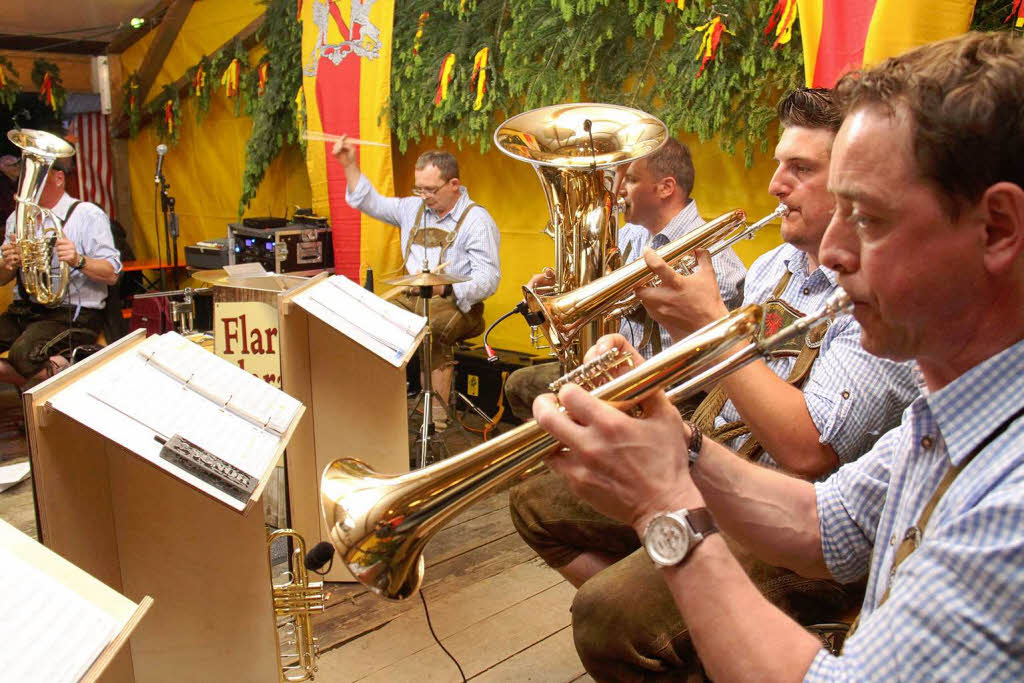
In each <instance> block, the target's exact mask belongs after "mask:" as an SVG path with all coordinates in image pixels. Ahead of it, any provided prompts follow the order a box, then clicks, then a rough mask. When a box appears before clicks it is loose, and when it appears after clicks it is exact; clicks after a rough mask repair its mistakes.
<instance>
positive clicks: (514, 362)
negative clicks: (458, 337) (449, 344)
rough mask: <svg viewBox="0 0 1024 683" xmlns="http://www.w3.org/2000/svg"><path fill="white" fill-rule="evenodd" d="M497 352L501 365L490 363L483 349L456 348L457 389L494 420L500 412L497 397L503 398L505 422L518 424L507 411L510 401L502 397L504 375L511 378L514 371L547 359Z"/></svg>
mask: <svg viewBox="0 0 1024 683" xmlns="http://www.w3.org/2000/svg"><path fill="white" fill-rule="evenodd" d="M494 351H495V353H497V355H498V361H497V362H496V363H489V362H487V352H486V351H484V348H483V347H482V346H477V347H472V348H469V349H460V348H456V349H455V361H456V363H457V365H456V368H455V388H456V389H457V390H458V391H461V392H462V393H463V394H465V395H466V396H468V397H469V400H470V401H472V402H473V403H474V404H475V405H476V406H477V407H478V408H480V410H482V411H484V412H485V413H487V414H488V415H490V416H491V417H494V415H495V413H497V412H498V397H499V396H501V400H502V403H504V404H505V412H504V413H502V416H501V419H502V421H503V422H512V423H518V422H519V420H518V419H517V418H516V417H515V416H514V415H513V414H512V411H511V410H510V409H509V407H508V399H506V398H505V396H504V394H503V393H501V380H502V373H505V372H507V373H509V374H511V373H512V372H513V371H514V370H518V369H519V368H522V367H525V366H527V365H533V364H534V362H537V361H541V360H544V359H543V358H536V357H534V356H530V355H527V354H524V353H518V352H516V351H507V350H505V349H494Z"/></svg>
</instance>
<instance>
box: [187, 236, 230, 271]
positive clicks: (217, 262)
mask: <svg viewBox="0 0 1024 683" xmlns="http://www.w3.org/2000/svg"><path fill="white" fill-rule="evenodd" d="M185 265H186V266H188V267H189V268H195V269H197V270H213V269H215V268H223V267H224V266H226V265H228V240H227V238H225V237H221V238H219V239H215V240H205V241H203V242H197V243H196V244H187V245H185Z"/></svg>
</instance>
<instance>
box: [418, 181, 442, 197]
mask: <svg viewBox="0 0 1024 683" xmlns="http://www.w3.org/2000/svg"><path fill="white" fill-rule="evenodd" d="M448 182H449V181H447V180H446V181H445V182H444V184H442V185H438V186H437V187H414V188H412V193H413V194H414V195H416V196H417V197H423V198H426V197H433V196H434V195H435V194H437V193H438V192H440V191H441V190H443V189H444V188H445V186H447V185H448Z"/></svg>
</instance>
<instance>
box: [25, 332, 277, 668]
mask: <svg viewBox="0 0 1024 683" xmlns="http://www.w3.org/2000/svg"><path fill="white" fill-rule="evenodd" d="M144 340H145V333H144V331H143V330H137V331H136V332H134V333H132V334H130V335H128V336H127V337H124V338H123V339H121V340H119V341H117V342H116V343H114V344H112V345H110V346H108V347H106V348H105V349H103V350H102V351H100V352H99V353H97V354H95V355H93V356H91V357H90V358H88V359H86V360H85V361H83V362H81V363H78V364H76V365H73V366H71V367H70V368H68V369H67V370H65V371H64V372H61V373H60V374H58V375H56V376H54V377H53V378H51V379H50V380H47V381H46V382H44V383H42V384H39V385H37V386H36V387H34V388H33V389H32V390H30V391H27V392H25V395H24V403H25V415H26V431H27V433H28V438H29V445H30V451H31V461H32V481H33V487H34V491H35V500H36V510H37V515H38V521H39V525H38V528H39V534H40V540H41V541H42V542H43V543H44V544H45V545H46V546H47V547H48V548H50V549H51V550H54V551H55V552H57V553H59V554H60V555H61V556H63V557H64V558H65V559H67V560H68V561H70V562H71V563H73V564H75V565H77V566H78V567H80V568H81V569H83V570H84V571H86V572H88V573H89V574H92V575H93V576H95V577H96V578H97V579H99V580H101V581H102V582H103V583H105V584H107V585H108V586H110V587H111V588H112V589H114V590H115V591H118V592H120V593H122V594H124V595H126V596H127V597H128V598H130V599H133V600H138V599H141V598H142V596H144V595H152V596H153V597H154V598H155V600H156V604H155V605H154V606H153V608H152V610H150V613H149V615H148V616H147V618H146V620H145V622H143V623H142V624H140V625H139V627H138V628H137V629H136V630H135V632H134V633H133V634H132V636H131V639H130V644H129V647H128V648H126V649H124V650H122V651H121V652H120V653H119V654H118V655H117V656H116V657H114V658H113V661H112V662H111V663H110V666H109V667H108V669H107V673H106V675H105V679H104V680H109V681H134V680H141V681H168V682H171V681H174V682H177V681H183V680H209V681H243V680H244V681H266V682H267V683H276V682H277V681H278V674H279V662H278V659H277V655H276V641H275V631H274V629H275V624H274V616H273V609H272V603H271V576H270V563H269V562H268V550H267V540H266V531H265V528H264V525H263V514H262V510H261V509H260V505H259V504H258V502H259V496H260V493H261V492H262V489H263V487H264V486H265V485H266V481H267V479H268V478H269V476H270V470H271V469H273V465H274V464H275V463H276V460H277V459H278V458H279V457H280V452H281V450H283V445H284V443H287V439H288V437H289V436H290V435H291V431H293V430H294V428H295V424H294V423H293V424H292V426H291V429H290V430H289V433H288V434H286V435H285V436H284V438H283V439H282V444H281V450H278V451H277V454H276V455H275V457H274V458H273V459H272V461H271V463H270V464H269V466H268V467H267V469H266V471H265V472H263V473H261V476H260V483H259V485H258V486H257V488H256V491H255V492H254V493H253V494H252V497H251V498H250V500H249V501H248V504H247V505H246V506H245V507H244V509H243V510H242V511H238V510H236V509H233V508H232V507H229V506H228V505H227V504H225V503H224V502H222V501H220V500H217V499H215V498H213V497H211V496H210V495H208V494H206V493H204V492H202V491H201V490H199V489H198V488H196V487H194V486H192V485H189V484H188V483H186V482H185V481H183V480H182V479H179V478H178V477H175V476H173V475H171V474H169V473H168V472H167V471H165V470H164V469H161V468H159V467H157V466H155V465H154V464H153V463H152V462H150V461H149V460H147V459H145V458H143V457H141V456H139V455H137V454H136V453H134V452H132V451H129V450H128V449H127V448H125V447H123V446H121V445H120V444H118V443H115V442H114V441H112V440H110V439H108V438H106V437H104V436H102V435H100V434H99V433H98V432H96V431H93V430H92V429H90V428H88V427H86V426H84V425H83V424H82V423H80V422H78V421H76V420H74V419H72V418H70V417H68V416H66V415H64V414H63V413H61V412H59V411H58V410H56V409H55V408H54V407H53V406H52V405H50V404H49V401H50V399H51V398H54V397H55V396H56V395H57V394H58V393H59V392H60V391H62V390H64V389H66V388H68V387H69V386H70V385H72V384H73V383H75V382H76V381H79V380H82V379H85V378H86V377H87V376H88V375H89V374H90V373H93V372H96V371H98V370H99V369H100V368H102V367H103V366H104V365H105V364H107V363H110V362H111V361H113V360H115V359H117V358H119V357H120V356H121V355H122V354H128V353H131V352H132V350H133V349H134V348H135V347H136V346H138V345H139V344H141V343H142V342H143V341H144ZM296 421H297V420H296Z"/></svg>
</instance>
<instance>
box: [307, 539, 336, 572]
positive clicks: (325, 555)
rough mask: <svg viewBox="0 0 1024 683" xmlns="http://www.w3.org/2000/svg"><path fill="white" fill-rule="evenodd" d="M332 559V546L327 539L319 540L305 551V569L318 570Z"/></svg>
mask: <svg viewBox="0 0 1024 683" xmlns="http://www.w3.org/2000/svg"><path fill="white" fill-rule="evenodd" d="M333 561H334V546H333V545H331V544H330V543H328V542H327V541H320V542H319V543H317V544H316V545H315V546H313V549H312V550H310V551H309V552H308V553H306V561H305V562H304V564H305V565H306V569H308V570H309V571H311V572H319V571H320V569H321V568H322V567H323V566H324V565H325V564H327V563H328V562H333Z"/></svg>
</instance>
